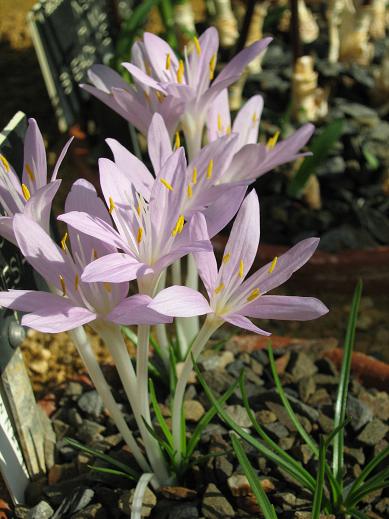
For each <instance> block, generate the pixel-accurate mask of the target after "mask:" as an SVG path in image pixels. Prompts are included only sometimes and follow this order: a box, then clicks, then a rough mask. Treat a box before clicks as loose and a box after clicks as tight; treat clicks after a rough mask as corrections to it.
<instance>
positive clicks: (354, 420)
mask: <svg viewBox="0 0 389 519" xmlns="http://www.w3.org/2000/svg"><path fill="white" fill-rule="evenodd" d="M347 416H348V417H349V418H351V427H352V428H353V429H354V431H359V429H361V428H362V427H363V426H364V425H366V424H367V423H368V422H370V421H371V419H372V418H373V411H372V409H371V408H370V407H369V406H368V405H367V404H365V403H364V402H362V401H361V400H359V399H358V398H355V397H354V396H352V395H348V399H347Z"/></svg>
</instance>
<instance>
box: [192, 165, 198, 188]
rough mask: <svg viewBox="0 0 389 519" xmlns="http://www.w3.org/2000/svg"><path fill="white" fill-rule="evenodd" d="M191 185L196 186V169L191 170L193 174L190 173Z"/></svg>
mask: <svg viewBox="0 0 389 519" xmlns="http://www.w3.org/2000/svg"><path fill="white" fill-rule="evenodd" d="M192 184H193V185H195V184H197V168H193V173H192Z"/></svg>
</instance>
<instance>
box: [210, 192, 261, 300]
mask: <svg viewBox="0 0 389 519" xmlns="http://www.w3.org/2000/svg"><path fill="white" fill-rule="evenodd" d="M258 244H259V202H258V196H257V194H256V192H255V190H253V191H251V193H250V194H249V195H247V197H246V198H245V200H244V202H243V204H242V206H241V208H240V210H239V212H238V215H237V217H236V219H235V222H234V225H233V226H232V229H231V233H230V237H229V239H228V241H227V244H226V248H225V250H224V257H225V258H226V257H228V261H223V263H222V266H221V268H220V272H219V278H218V281H217V283H218V284H219V283H223V284H224V285H225V287H226V290H228V291H229V292H232V291H233V290H234V288H236V287H238V286H239V285H240V284H241V283H242V281H243V279H244V278H245V276H246V275H247V273H248V271H249V270H250V268H251V265H252V264H253V261H254V258H255V256H256V254H257V250H258ZM227 255H228V256H227Z"/></svg>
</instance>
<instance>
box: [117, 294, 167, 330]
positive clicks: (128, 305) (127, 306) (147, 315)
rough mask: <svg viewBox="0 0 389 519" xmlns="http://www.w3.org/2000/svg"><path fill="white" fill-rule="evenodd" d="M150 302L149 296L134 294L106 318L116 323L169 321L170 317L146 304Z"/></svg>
mask: <svg viewBox="0 0 389 519" xmlns="http://www.w3.org/2000/svg"><path fill="white" fill-rule="evenodd" d="M151 302H152V299H151V297H149V296H147V295H143V294H136V295H134V296H130V297H127V298H126V299H124V300H123V301H122V302H121V303H119V304H118V305H117V307H116V308H114V310H112V312H111V313H109V314H108V315H107V320H108V321H112V322H114V323H117V324H127V325H131V324H161V323H171V322H172V321H173V318H172V317H168V316H166V315H162V314H160V313H158V312H156V311H155V310H152V309H151V308H148V305H149V304H150V303H151Z"/></svg>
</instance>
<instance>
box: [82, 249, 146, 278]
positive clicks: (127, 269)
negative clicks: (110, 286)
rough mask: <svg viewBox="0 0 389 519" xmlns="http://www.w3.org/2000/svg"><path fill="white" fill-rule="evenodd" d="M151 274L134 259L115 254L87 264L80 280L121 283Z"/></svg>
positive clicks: (143, 265) (126, 255)
mask: <svg viewBox="0 0 389 519" xmlns="http://www.w3.org/2000/svg"><path fill="white" fill-rule="evenodd" d="M152 273H153V270H152V269H151V268H150V267H148V266H147V265H145V264H144V263H140V262H139V261H138V260H137V259H136V258H133V257H131V256H129V255H128V254H123V253H120V252H115V253H113V254H107V255H106V256H103V257H101V258H98V259H97V260H95V261H92V263H89V265H87V266H86V267H85V270H84V272H83V274H82V276H81V279H82V281H85V282H88V283H92V282H95V281H101V282H104V281H107V282H111V283H123V282H125V281H131V280H132V279H136V277H137V276H144V275H146V274H152Z"/></svg>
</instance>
